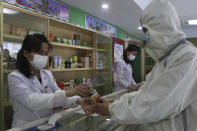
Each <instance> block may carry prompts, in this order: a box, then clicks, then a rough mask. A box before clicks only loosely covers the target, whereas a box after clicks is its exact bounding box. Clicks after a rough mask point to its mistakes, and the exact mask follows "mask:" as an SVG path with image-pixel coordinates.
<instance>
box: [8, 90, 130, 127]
mask: <svg viewBox="0 0 197 131" xmlns="http://www.w3.org/2000/svg"><path fill="white" fill-rule="evenodd" d="M127 92H128V91H127V90H121V91H118V92H114V93H112V94H109V95H106V96H104V97H102V98H117V97H120V96H121V95H123V94H125V93H127ZM58 113H59V114H62V117H61V118H60V119H58V120H57V121H56V124H55V126H54V127H51V128H49V129H46V128H45V129H46V130H45V131H115V130H116V129H118V128H119V126H120V125H119V124H118V123H117V122H115V121H113V120H111V119H110V117H106V116H101V115H98V114H93V115H85V114H84V112H83V111H82V109H81V108H80V106H78V107H76V108H73V109H68V110H65V111H62V112H58ZM58 113H56V114H58ZM52 116H54V115H52ZM52 116H50V117H46V118H42V119H40V120H37V121H33V122H30V123H28V124H26V125H23V126H22V127H19V128H13V129H10V130H8V131H19V130H20V131H21V130H24V131H41V129H44V128H43V127H42V126H43V125H46V124H47V122H48V121H50V120H51V119H53V118H52Z"/></svg>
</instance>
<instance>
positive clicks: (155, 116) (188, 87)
mask: <svg viewBox="0 0 197 131" xmlns="http://www.w3.org/2000/svg"><path fill="white" fill-rule="evenodd" d="M141 23H142V27H143V28H144V31H145V33H146V36H147V43H146V45H145V50H146V52H147V53H148V54H149V55H150V56H151V57H152V58H153V59H155V61H156V64H155V66H154V68H153V70H152V71H151V72H150V74H149V75H148V77H147V78H146V82H145V83H144V84H143V85H142V86H141V87H140V89H139V90H138V91H136V92H132V93H128V94H125V95H123V96H122V97H121V98H120V100H116V101H114V102H113V103H107V102H104V103H101V104H96V105H95V107H94V106H92V105H91V104H89V103H87V105H86V107H84V110H85V112H86V113H93V112H96V113H98V114H102V115H107V116H111V117H112V119H115V120H116V121H117V122H119V123H120V124H124V125H128V126H131V125H140V126H139V128H138V129H140V130H142V131H197V124H196V121H197V48H196V47H195V46H193V45H192V44H191V43H189V42H187V41H186V36H185V34H184V33H183V32H182V30H181V26H180V22H179V19H178V15H177V13H176V11H175V9H174V7H173V6H172V5H171V3H170V2H168V1H160V0H156V1H154V2H152V3H151V4H150V5H148V6H147V7H146V8H145V10H144V11H143V13H142V17H141ZM90 106H92V107H93V109H94V110H93V109H92V108H90ZM130 131H132V129H130Z"/></svg>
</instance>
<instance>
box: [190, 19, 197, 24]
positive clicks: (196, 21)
mask: <svg viewBox="0 0 197 131" xmlns="http://www.w3.org/2000/svg"><path fill="white" fill-rule="evenodd" d="M188 24H189V25H197V19H196V20H188Z"/></svg>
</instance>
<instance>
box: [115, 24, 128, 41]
mask: <svg viewBox="0 0 197 131" xmlns="http://www.w3.org/2000/svg"><path fill="white" fill-rule="evenodd" d="M126 37H127V33H126V31H124V30H122V29H121V28H118V27H117V38H119V39H121V40H124V41H126Z"/></svg>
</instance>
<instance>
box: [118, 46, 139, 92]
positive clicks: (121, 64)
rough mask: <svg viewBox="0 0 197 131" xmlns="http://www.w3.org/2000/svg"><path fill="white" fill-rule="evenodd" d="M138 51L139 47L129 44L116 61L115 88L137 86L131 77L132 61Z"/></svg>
mask: <svg viewBox="0 0 197 131" xmlns="http://www.w3.org/2000/svg"><path fill="white" fill-rule="evenodd" d="M138 52H139V47H138V46H136V45H133V44H129V45H128V47H127V48H126V49H125V50H124V52H123V56H122V58H121V59H120V60H119V61H118V62H117V81H118V84H119V86H118V87H117V88H116V90H121V89H131V88H134V87H135V88H137V87H138V86H137V84H136V82H135V80H134V79H133V69H132V63H133V60H134V59H135V57H136V56H137V54H138Z"/></svg>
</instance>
